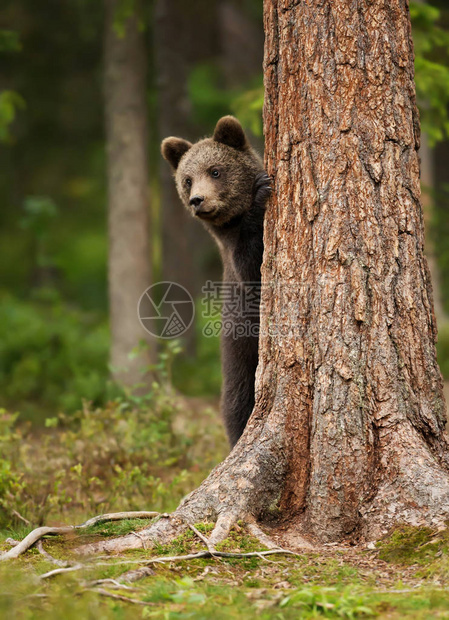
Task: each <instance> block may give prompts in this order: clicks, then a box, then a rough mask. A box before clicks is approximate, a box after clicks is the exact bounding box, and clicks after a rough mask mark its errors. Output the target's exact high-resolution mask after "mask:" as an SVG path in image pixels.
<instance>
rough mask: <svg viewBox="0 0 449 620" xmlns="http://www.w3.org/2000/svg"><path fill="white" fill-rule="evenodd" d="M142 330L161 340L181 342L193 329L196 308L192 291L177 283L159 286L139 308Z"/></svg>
mask: <svg viewBox="0 0 449 620" xmlns="http://www.w3.org/2000/svg"><path fill="white" fill-rule="evenodd" d="M137 314H138V317H139V321H140V324H141V325H142V327H143V328H144V329H145V330H146V331H147V332H148V333H150V334H151V335H152V336H156V337H157V338H164V339H170V338H178V337H179V336H182V334H184V333H185V332H186V331H187V330H188V329H189V327H190V326H191V325H192V322H193V319H194V316H195V304H194V302H193V299H192V296H191V295H190V293H189V291H188V290H187V289H185V288H184V287H183V286H181V285H180V284H177V283H176V282H157V283H156V284H153V285H152V286H150V287H149V288H147V290H146V291H145V292H144V293H143V295H142V296H141V298H140V299H139V303H138V305H137Z"/></svg>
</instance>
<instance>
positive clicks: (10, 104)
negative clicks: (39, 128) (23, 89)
mask: <svg viewBox="0 0 449 620" xmlns="http://www.w3.org/2000/svg"><path fill="white" fill-rule="evenodd" d="M24 107H25V100H24V99H23V97H21V96H20V95H19V94H18V93H16V92H14V91H13V90H4V91H3V92H1V93H0V142H10V141H11V139H12V138H11V133H10V131H9V126H10V125H11V123H12V122H13V121H14V119H15V118H16V115H17V111H18V110H21V109H23V108H24Z"/></svg>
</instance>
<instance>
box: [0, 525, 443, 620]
mask: <svg viewBox="0 0 449 620" xmlns="http://www.w3.org/2000/svg"><path fill="white" fill-rule="evenodd" d="M148 523H149V522H142V521H141V520H127V521H123V522H119V523H107V524H101V525H97V526H94V527H92V528H90V529H89V530H88V531H85V532H83V534H82V536H80V537H77V538H76V539H75V538H71V539H70V540H67V539H65V540H64V539H62V538H59V537H52V538H48V539H46V540H45V542H44V547H45V549H46V550H47V551H48V552H49V553H50V554H51V555H53V557H56V558H58V559H66V560H67V559H68V560H69V561H70V562H72V563H74V562H76V561H77V560H76V558H75V556H74V555H73V547H75V546H77V545H79V544H81V543H84V542H86V541H92V540H97V539H99V538H101V537H103V536H114V535H120V534H125V533H128V532H131V531H138V530H139V529H141V528H142V527H145V525H148ZM198 527H199V528H201V529H202V531H203V533H205V534H206V535H207V532H208V531H210V529H211V528H212V525H211V524H202V525H200V524H199V525H198ZM26 533H27V529H26V528H24V529H23V530H22V531H21V532H17V534H20V536H23V535H25V534H26ZM1 547H2V548H3V549H5V548H6V547H7V545H6V544H5V543H3V544H2V545H1ZM448 547H449V532H448V531H447V530H445V531H442V532H437V531H433V530H431V529H428V528H420V529H418V528H411V527H403V528H399V529H398V530H396V531H395V532H393V533H392V534H391V535H390V536H389V537H387V538H386V539H385V540H383V541H382V542H380V543H379V544H378V546H377V548H376V549H374V550H361V549H354V548H350V547H347V548H343V547H339V548H335V547H325V548H324V550H321V551H320V552H307V553H301V554H300V555H298V556H282V555H276V556H270V557H268V558H266V559H262V558H258V557H251V558H243V559H235V558H230V559H224V558H222V559H217V558H210V559H204V558H203V559H195V560H189V561H181V562H172V563H169V564H155V565H151V569H152V570H151V574H150V575H149V576H147V577H145V578H144V579H141V580H139V581H137V582H135V583H133V584H130V585H129V588H131V589H120V590H118V589H116V588H115V587H114V584H113V583H110V584H102V585H101V586H100V587H101V588H102V589H103V590H106V592H109V593H111V594H113V595H117V594H118V595H120V596H124V597H127V598H129V599H132V600H133V601H134V602H127V601H125V600H115V599H112V598H108V597H106V596H105V594H104V592H103V593H98V592H94V591H92V590H91V589H89V586H88V582H91V581H93V580H97V579H114V580H119V579H120V576H121V575H122V574H123V573H124V572H125V571H127V570H130V569H135V568H138V567H139V566H141V564H139V562H144V561H145V560H146V559H148V558H150V557H155V556H167V555H169V556H172V555H179V554H187V553H190V552H195V551H200V550H204V545H203V543H202V542H201V541H200V540H198V538H197V537H196V536H195V534H194V533H193V532H191V531H188V532H186V533H185V534H184V535H182V536H180V537H179V538H178V539H177V540H175V541H173V542H172V543H171V544H169V545H165V546H159V547H157V548H156V549H153V550H152V551H148V550H135V551H130V552H127V553H124V554H122V555H121V556H109V557H106V558H105V557H104V556H103V557H102V558H101V559H99V560H98V562H99V563H100V565H99V566H96V565H95V564H96V562H95V561H94V562H92V563H90V564H89V563H87V564H86V566H85V568H83V569H82V570H80V571H77V572H74V573H68V574H64V575H57V576H55V577H53V578H50V579H46V580H44V581H39V580H38V576H39V575H41V574H43V573H45V572H47V571H50V570H52V569H53V568H55V566H54V565H53V564H52V563H50V562H49V561H48V560H46V559H45V558H44V557H43V556H42V555H40V554H39V553H38V551H37V550H36V549H32V550H30V551H28V552H27V553H26V554H25V555H23V556H21V557H20V558H19V559H17V560H15V561H13V562H8V563H3V564H1V565H0V584H1V586H0V615H1V617H2V618H3V619H4V620H13V619H14V620H16V619H17V620H21V619H28V618H30V619H31V618H32V619H36V620H38V619H41V618H42V619H45V620H47V619H48V620H52V619H53V618H54V619H55V620H56V619H60V618H64V619H67V620H71V619H77V620H79V619H82V620H84V619H90V618H95V620H98V619H100V618H101V619H102V620H103V619H105V620H109V619H116V618H117V619H128V618H129V619H131V618H133V619H134V618H161V619H162V618H164V619H165V618H167V619H169V620H171V619H177V618H179V619H181V618H182V619H184V618H185V619H187V618H189V619H190V618H192V619H197V620H200V619H208V618H214V619H216V620H221V619H227V618H230V619H231V618H254V617H260V618H263V619H264V618H278V619H285V620H289V619H293V618H305V619H312V618H323V617H325V618H364V617H376V618H385V619H386V618H388V619H398V620H399V619H400V618H416V619H427V618H449V593H448V590H447V589H446V588H447V587H448V586H449V563H448V557H449V556H448ZM217 548H220V549H221V550H226V551H240V552H242V553H247V552H249V551H253V550H261V549H262V547H261V545H260V544H259V543H258V542H257V541H256V540H254V539H253V538H251V537H250V536H249V535H247V534H246V532H245V531H244V529H243V528H240V527H237V528H235V529H234V530H233V531H232V532H231V534H230V536H229V538H228V539H227V540H226V541H224V542H223V543H221V544H220V545H217ZM125 561H126V562H129V564H124V563H123V562H125ZM136 601H140V602H141V603H145V605H140V604H138V603H137V602H136Z"/></svg>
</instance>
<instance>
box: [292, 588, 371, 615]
mask: <svg viewBox="0 0 449 620" xmlns="http://www.w3.org/2000/svg"><path fill="white" fill-rule="evenodd" d="M364 599H365V596H364V595H363V594H358V595H357V594H354V592H353V591H352V589H351V590H347V591H343V592H341V591H340V592H339V591H338V590H336V589H335V588H317V587H306V588H301V589H300V590H297V591H296V592H294V593H293V594H290V595H289V596H287V597H286V598H284V599H283V601H282V602H281V604H280V606H281V607H286V606H293V607H296V608H297V609H299V610H301V612H302V613H301V615H303V614H307V612H309V613H311V614H313V615H315V614H316V615H318V616H324V617H325V618H361V617H362V618H363V617H366V616H374V615H375V614H374V611H373V609H372V608H371V607H368V606H367V605H366V603H365V602H364ZM307 615H308V614H307Z"/></svg>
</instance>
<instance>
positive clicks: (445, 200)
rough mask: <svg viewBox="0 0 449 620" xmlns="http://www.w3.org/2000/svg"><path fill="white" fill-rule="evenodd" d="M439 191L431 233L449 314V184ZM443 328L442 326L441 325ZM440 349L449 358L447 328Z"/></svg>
mask: <svg viewBox="0 0 449 620" xmlns="http://www.w3.org/2000/svg"><path fill="white" fill-rule="evenodd" d="M438 189H439V191H437V192H433V193H432V198H433V200H434V203H435V208H434V210H433V214H432V215H433V221H432V222H431V224H432V228H431V233H432V236H433V239H434V242H435V253H436V256H437V259H438V267H439V272H440V273H439V275H440V280H441V288H440V291H441V296H442V301H443V304H444V307H445V309H446V312H447V313H448V314H449V185H448V184H443V185H442V186H441V187H439V188H438ZM439 327H440V328H441V326H439ZM438 338H439V341H440V342H439V351H440V353H441V355H444V357H445V359H449V357H448V355H446V353H445V352H446V351H447V352H448V354H449V351H448V349H449V345H446V344H445V342H446V340H447V339H448V335H447V329H446V328H444V327H443V330H441V329H440V334H439V336H438ZM443 373H444V375H445V377H447V378H449V369H448V371H447V372H446V371H443Z"/></svg>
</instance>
